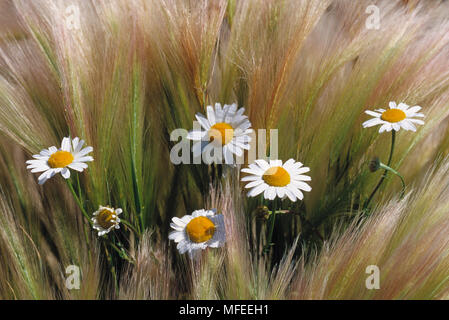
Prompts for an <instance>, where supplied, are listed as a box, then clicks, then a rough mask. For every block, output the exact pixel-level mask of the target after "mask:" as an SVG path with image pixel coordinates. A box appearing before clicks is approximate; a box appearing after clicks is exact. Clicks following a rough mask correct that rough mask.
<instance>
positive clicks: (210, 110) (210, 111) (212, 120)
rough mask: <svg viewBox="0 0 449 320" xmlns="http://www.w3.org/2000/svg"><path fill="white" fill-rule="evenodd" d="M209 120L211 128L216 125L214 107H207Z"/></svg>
mask: <svg viewBox="0 0 449 320" xmlns="http://www.w3.org/2000/svg"><path fill="white" fill-rule="evenodd" d="M207 119H208V120H209V124H210V125H211V126H213V125H214V124H215V123H216V121H215V112H214V109H213V108H212V106H207Z"/></svg>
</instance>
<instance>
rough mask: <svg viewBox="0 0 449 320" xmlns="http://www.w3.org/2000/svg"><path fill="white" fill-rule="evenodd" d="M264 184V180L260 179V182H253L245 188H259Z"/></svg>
mask: <svg viewBox="0 0 449 320" xmlns="http://www.w3.org/2000/svg"><path fill="white" fill-rule="evenodd" d="M262 183H264V181H263V180H262V179H258V180H256V181H253V182H250V183H248V184H247V185H246V186H245V188H246V189H248V188H253V187H256V186H258V185H259V184H262Z"/></svg>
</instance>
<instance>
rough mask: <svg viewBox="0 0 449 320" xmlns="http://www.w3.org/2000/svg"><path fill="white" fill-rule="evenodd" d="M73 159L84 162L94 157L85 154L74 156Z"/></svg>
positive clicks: (92, 159)
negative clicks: (84, 155)
mask: <svg viewBox="0 0 449 320" xmlns="http://www.w3.org/2000/svg"><path fill="white" fill-rule="evenodd" d="M75 161H76V162H86V161H94V158H93V157H91V156H86V157H80V158H78V157H75Z"/></svg>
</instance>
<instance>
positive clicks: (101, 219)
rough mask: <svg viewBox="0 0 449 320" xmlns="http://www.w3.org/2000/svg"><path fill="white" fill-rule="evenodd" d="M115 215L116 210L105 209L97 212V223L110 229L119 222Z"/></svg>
mask: <svg viewBox="0 0 449 320" xmlns="http://www.w3.org/2000/svg"><path fill="white" fill-rule="evenodd" d="M113 215H115V212H111V211H109V210H108V209H103V210H101V211H100V212H99V213H98V214H97V223H98V224H99V225H100V226H101V227H102V228H103V229H109V228H110V227H112V226H113V225H115V224H116V223H117V220H116V217H113Z"/></svg>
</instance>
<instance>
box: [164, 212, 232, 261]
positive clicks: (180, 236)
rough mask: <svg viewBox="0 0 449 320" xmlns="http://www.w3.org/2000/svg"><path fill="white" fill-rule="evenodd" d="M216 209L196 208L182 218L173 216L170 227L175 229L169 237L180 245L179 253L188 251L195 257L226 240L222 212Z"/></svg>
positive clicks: (222, 243) (221, 244)
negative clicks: (219, 212)
mask: <svg viewBox="0 0 449 320" xmlns="http://www.w3.org/2000/svg"><path fill="white" fill-rule="evenodd" d="M215 213H216V210H215V209H213V210H204V209H201V210H196V211H193V213H192V215H185V216H184V217H182V218H181V219H180V218H176V217H174V218H172V222H171V223H170V227H172V228H173V229H175V231H172V232H170V234H169V236H168V238H169V239H170V240H174V241H175V242H176V243H177V244H178V245H177V246H176V248H177V249H178V250H179V253H181V254H184V253H186V252H188V254H189V256H190V257H191V258H193V257H194V256H195V255H196V254H197V253H198V252H200V250H204V249H206V248H207V247H211V248H218V247H222V246H224V243H225V242H226V232H225V225H224V219H223V215H222V214H217V215H216V214H215Z"/></svg>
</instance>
